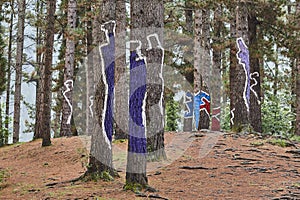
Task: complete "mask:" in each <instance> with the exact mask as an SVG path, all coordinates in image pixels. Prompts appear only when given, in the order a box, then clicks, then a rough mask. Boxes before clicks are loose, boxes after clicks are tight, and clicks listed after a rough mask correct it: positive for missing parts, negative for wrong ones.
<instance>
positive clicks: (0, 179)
mask: <svg viewBox="0 0 300 200" xmlns="http://www.w3.org/2000/svg"><path fill="white" fill-rule="evenodd" d="M8 177H9V173H8V171H7V170H6V169H1V170H0V190H2V189H3V188H5V187H7V184H6V183H5V179H6V178H8Z"/></svg>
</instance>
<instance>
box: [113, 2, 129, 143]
mask: <svg viewBox="0 0 300 200" xmlns="http://www.w3.org/2000/svg"><path fill="white" fill-rule="evenodd" d="M116 21H117V25H116V35H117V38H116V39H117V40H116V67H115V94H116V96H115V109H114V115H115V117H114V121H115V139H126V138H127V134H128V98H129V97H128V90H129V83H128V78H127V77H128V76H127V70H126V53H125V52H126V42H125V40H126V27H127V22H126V4H125V1H123V0H116Z"/></svg>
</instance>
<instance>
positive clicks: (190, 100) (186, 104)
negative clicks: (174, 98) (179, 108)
mask: <svg viewBox="0 0 300 200" xmlns="http://www.w3.org/2000/svg"><path fill="white" fill-rule="evenodd" d="M190 94H192V93H191V92H190ZM192 98H193V97H188V96H187V95H186V93H185V94H184V100H183V103H184V105H185V106H186V107H187V109H188V113H190V112H191V109H190V108H189V106H188V103H190V102H193V100H192ZM187 99H188V100H187ZM193 107H194V105H193ZM185 114H186V111H185V113H184V115H185ZM193 116H194V113H192V115H191V116H190V117H184V118H185V119H190V118H193Z"/></svg>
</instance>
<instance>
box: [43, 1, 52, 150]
mask: <svg viewBox="0 0 300 200" xmlns="http://www.w3.org/2000/svg"><path fill="white" fill-rule="evenodd" d="M55 9H56V0H48V1H47V21H48V25H47V29H46V33H45V34H46V37H45V56H44V65H43V68H42V70H41V79H40V80H41V81H40V83H41V89H42V91H43V92H42V93H41V95H42V98H41V111H42V112H41V113H40V114H41V117H40V120H41V130H42V131H43V134H42V138H43V141H42V146H49V145H51V140H50V137H51V133H50V131H51V99H52V91H51V85H52V84H51V83H52V55H53V43H54V30H55V29H54V24H55V15H54V14H55ZM41 130H40V131H41Z"/></svg>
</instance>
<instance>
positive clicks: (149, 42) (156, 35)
mask: <svg viewBox="0 0 300 200" xmlns="http://www.w3.org/2000/svg"><path fill="white" fill-rule="evenodd" d="M151 37H155V39H156V41H157V43H158V45H157V48H159V49H161V50H162V58H161V65H160V73H159V78H160V79H161V86H162V90H161V94H160V100H159V108H160V114H161V115H162V116H163V115H164V107H163V98H164V86H165V85H164V77H163V66H164V60H165V49H164V48H163V47H162V45H161V42H160V40H159V36H158V34H157V33H153V34H150V35H148V36H147V40H148V45H149V49H152V48H153V47H152V44H151V41H150V38H151ZM149 49H147V50H149ZM146 67H147V66H146ZM164 124H165V120H164V117H163V118H162V125H163V127H164Z"/></svg>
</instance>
